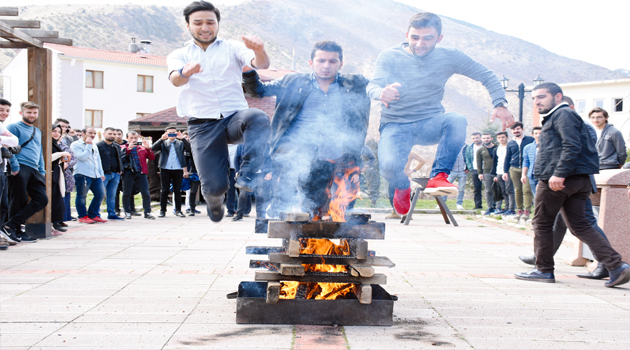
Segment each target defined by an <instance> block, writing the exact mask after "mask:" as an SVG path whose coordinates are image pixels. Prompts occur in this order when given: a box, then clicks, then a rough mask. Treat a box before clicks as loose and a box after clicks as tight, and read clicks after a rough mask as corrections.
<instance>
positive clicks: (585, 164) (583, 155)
mask: <svg viewBox="0 0 630 350" xmlns="http://www.w3.org/2000/svg"><path fill="white" fill-rule="evenodd" d="M542 117H543V120H542V131H541V133H540V138H539V144H538V156H537V157H536V165H535V166H534V175H535V177H536V180H538V181H541V180H549V178H551V177H552V176H557V177H561V178H567V177H569V176H572V175H581V174H597V173H599V157H598V155H597V149H596V148H595V142H593V139H592V138H591V137H590V135H589V131H588V129H587V128H588V126H587V125H586V124H585V123H584V120H583V119H582V117H580V116H579V115H578V114H577V113H576V112H575V111H574V110H572V109H571V108H569V106H568V105H567V104H566V103H562V104H560V105H557V106H556V107H554V109H552V110H551V111H550V112H549V113H548V114H547V115H542Z"/></svg>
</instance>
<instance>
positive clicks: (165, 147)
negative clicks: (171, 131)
mask: <svg viewBox="0 0 630 350" xmlns="http://www.w3.org/2000/svg"><path fill="white" fill-rule="evenodd" d="M173 146H174V147H175V152H176V154H177V160H179V165H181V166H182V169H183V168H185V167H186V157H185V156H184V150H186V151H188V152H190V143H189V142H188V140H186V139H181V140H180V139H175V140H173ZM151 148H152V149H153V152H155V153H156V154H157V153H160V165H159V168H160V169H162V168H164V167H165V166H166V161H168V152H169V151H170V149H171V141H170V140H168V139H166V140H162V139H159V140H158V141H157V142H156V143H154V144H153V146H152V147H151Z"/></svg>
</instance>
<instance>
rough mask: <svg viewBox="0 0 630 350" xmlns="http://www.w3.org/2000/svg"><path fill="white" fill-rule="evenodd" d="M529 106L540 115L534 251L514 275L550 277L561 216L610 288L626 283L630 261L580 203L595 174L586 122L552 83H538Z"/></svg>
mask: <svg viewBox="0 0 630 350" xmlns="http://www.w3.org/2000/svg"><path fill="white" fill-rule="evenodd" d="M532 97H533V100H534V106H535V107H536V108H537V109H538V113H540V115H541V117H542V118H543V119H542V126H543V128H542V132H541V134H540V138H539V141H540V142H539V145H538V156H537V159H536V165H535V167H534V174H535V177H536V179H537V180H538V181H539V182H538V187H537V188H536V192H537V193H536V198H535V200H536V203H535V209H536V210H535V215H534V219H533V221H532V224H533V226H534V235H535V236H534V251H535V252H536V268H535V269H533V270H531V271H530V272H521V273H516V274H515V277H516V278H517V279H522V280H530V281H538V282H549V283H554V282H555V281H556V279H555V277H554V274H553V270H554V261H553V253H554V251H553V250H554V249H553V224H554V221H555V219H556V215H557V214H558V212H559V211H560V210H562V215H563V216H564V217H565V219H566V223H567V225H568V226H569V228H570V229H571V232H573V234H574V235H575V236H576V237H578V238H579V239H580V240H581V241H582V242H584V243H586V244H587V245H588V246H589V247H590V248H591V250H592V251H593V254H595V256H597V259H598V260H599V261H600V262H601V263H602V264H604V265H605V266H606V269H607V270H608V271H609V273H610V280H609V281H608V282H606V283H605V284H604V285H605V286H606V287H614V286H617V285H621V284H624V283H627V282H628V281H630V265H628V264H627V263H625V262H623V261H622V260H621V255H619V253H617V252H616V251H615V250H614V249H613V248H612V247H611V246H610V243H609V242H608V241H607V240H606V239H605V238H604V237H602V235H600V234H599V233H598V232H597V231H596V230H595V229H594V228H593V226H591V224H590V223H589V222H588V221H587V220H586V218H585V213H584V207H585V202H586V200H587V199H588V198H589V196H590V195H591V190H592V185H591V179H590V177H589V174H597V173H598V172H599V166H598V160H599V158H598V155H597V150H596V148H595V144H594V143H593V140H592V139H591V138H590V136H589V132H588V130H587V126H586V124H584V121H583V120H582V117H580V116H579V115H578V114H577V113H576V112H575V111H573V110H572V109H571V108H569V106H568V104H567V103H566V102H562V98H563V94H562V89H561V88H560V87H559V86H558V85H556V84H554V83H543V84H540V85H538V86H536V87H535V88H534V91H532Z"/></svg>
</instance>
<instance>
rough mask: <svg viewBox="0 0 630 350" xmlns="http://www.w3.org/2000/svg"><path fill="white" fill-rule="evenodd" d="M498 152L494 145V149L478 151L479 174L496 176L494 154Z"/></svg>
mask: <svg viewBox="0 0 630 350" xmlns="http://www.w3.org/2000/svg"><path fill="white" fill-rule="evenodd" d="M496 151H497V146H495V145H494V144H493V145H492V148H488V147H486V146H483V147H481V148H480V149H478V150H477V173H479V174H492V175H496V169H495V168H494V161H493V160H494V153H495V152H496Z"/></svg>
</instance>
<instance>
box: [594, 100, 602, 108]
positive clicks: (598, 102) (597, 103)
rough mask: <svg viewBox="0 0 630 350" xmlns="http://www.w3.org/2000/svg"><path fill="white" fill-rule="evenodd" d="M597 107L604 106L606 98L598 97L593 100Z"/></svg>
mask: <svg viewBox="0 0 630 350" xmlns="http://www.w3.org/2000/svg"><path fill="white" fill-rule="evenodd" d="M595 107H599V108H604V99H603V98H598V99H595V100H593V108H595Z"/></svg>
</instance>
